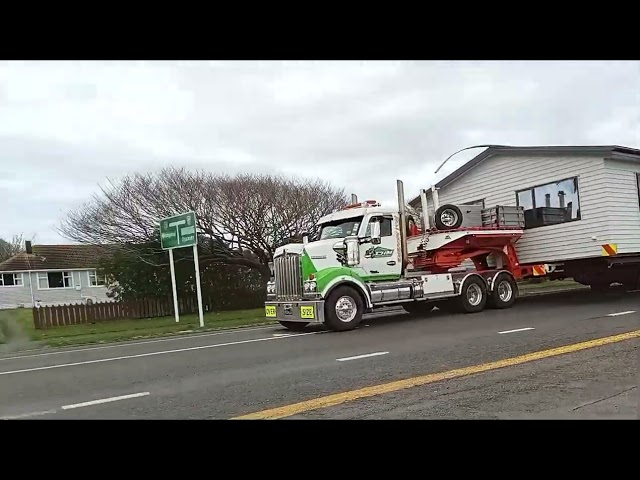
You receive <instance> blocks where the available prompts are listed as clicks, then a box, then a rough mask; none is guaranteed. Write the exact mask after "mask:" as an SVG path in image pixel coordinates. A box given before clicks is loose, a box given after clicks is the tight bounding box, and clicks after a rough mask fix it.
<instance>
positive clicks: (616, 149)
mask: <svg viewBox="0 0 640 480" xmlns="http://www.w3.org/2000/svg"><path fill="white" fill-rule="evenodd" d="M563 152H569V153H603V154H612V153H622V154H626V155H636V156H638V160H640V150H638V149H636V148H629V147H621V146H618V145H592V146H545V147H539V146H538V147H533V146H532V147H513V146H508V145H492V146H491V147H489V148H487V149H486V150H484V151H483V152H482V153H480V154H479V155H477V156H475V157H474V158H472V159H471V160H469V161H468V162H467V163H465V164H464V165H462V166H461V167H460V168H458V169H456V170H455V171H454V172H452V173H450V174H449V175H447V176H446V177H445V178H443V179H442V180H440V181H439V182H438V183H436V185H435V186H436V188H442V187H444V186H446V185H448V184H450V183H451V182H453V181H454V180H456V179H457V178H458V177H460V176H462V175H464V174H465V173H467V172H468V171H469V170H471V169H472V168H473V167H475V166H476V165H478V164H479V163H480V162H482V161H483V160H486V159H487V158H489V157H491V156H493V155H496V154H497V153H563Z"/></svg>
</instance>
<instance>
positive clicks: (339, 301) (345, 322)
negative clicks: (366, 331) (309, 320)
mask: <svg viewBox="0 0 640 480" xmlns="http://www.w3.org/2000/svg"><path fill="white" fill-rule="evenodd" d="M363 312H364V304H363V302H362V297H360V294H359V293H358V292H356V291H355V290H354V289H353V288H351V287H349V286H347V285H341V286H339V287H336V288H335V289H333V291H332V292H331V293H330V294H329V296H328V297H327V300H326V302H325V319H324V323H325V324H326V326H327V327H329V329H331V330H333V331H334V332H344V331H347V330H353V329H354V328H356V327H357V326H358V324H359V323H360V322H361V321H362V313H363Z"/></svg>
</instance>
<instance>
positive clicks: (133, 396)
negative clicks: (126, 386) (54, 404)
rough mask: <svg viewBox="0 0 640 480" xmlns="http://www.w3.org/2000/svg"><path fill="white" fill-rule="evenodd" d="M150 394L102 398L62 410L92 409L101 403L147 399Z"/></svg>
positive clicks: (66, 406)
mask: <svg viewBox="0 0 640 480" xmlns="http://www.w3.org/2000/svg"><path fill="white" fill-rule="evenodd" d="M147 395H149V392H141V393H132V394H130V395H120V396H119V397H109V398H101V399H100V400H91V401H89V402H82V403H74V404H73V405H63V406H62V410H70V409H72V408H81V407H90V406H91V405H100V404H101V403H110V402H117V401H119V400H128V399H130V398H138V397H146V396H147Z"/></svg>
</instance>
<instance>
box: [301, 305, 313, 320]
mask: <svg viewBox="0 0 640 480" xmlns="http://www.w3.org/2000/svg"><path fill="white" fill-rule="evenodd" d="M314 310H315V308H314V306H313V305H305V306H302V307H300V317H301V318H311V319H314V318H316V316H315V313H314Z"/></svg>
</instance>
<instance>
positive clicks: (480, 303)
mask: <svg viewBox="0 0 640 480" xmlns="http://www.w3.org/2000/svg"><path fill="white" fill-rule="evenodd" d="M486 304H487V286H486V284H485V283H484V280H483V279H481V278H478V277H476V276H473V277H469V278H467V279H466V280H465V281H464V283H463V284H462V289H461V291H460V296H459V297H458V306H459V307H460V310H462V312H464V313H476V312H481V311H482V310H484V307H485V305H486Z"/></svg>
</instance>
